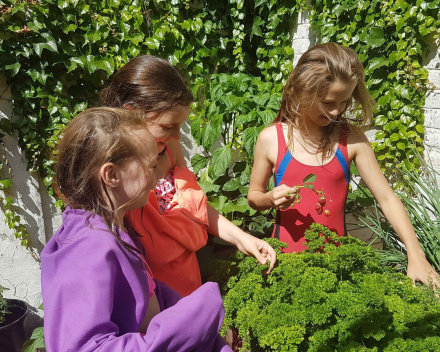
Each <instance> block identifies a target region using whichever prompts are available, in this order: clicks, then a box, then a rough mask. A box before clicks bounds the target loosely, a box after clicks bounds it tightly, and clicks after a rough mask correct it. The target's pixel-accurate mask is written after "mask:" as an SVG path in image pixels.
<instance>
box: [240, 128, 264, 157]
mask: <svg viewBox="0 0 440 352" xmlns="http://www.w3.org/2000/svg"><path fill="white" fill-rule="evenodd" d="M260 131H261V129H260V128H258V127H249V128H246V129H245V130H244V132H243V142H244V147H245V148H246V150H247V152H248V153H249V154H252V153H253V151H254V148H255V143H256V142H257V138H258V135H259V133H260Z"/></svg>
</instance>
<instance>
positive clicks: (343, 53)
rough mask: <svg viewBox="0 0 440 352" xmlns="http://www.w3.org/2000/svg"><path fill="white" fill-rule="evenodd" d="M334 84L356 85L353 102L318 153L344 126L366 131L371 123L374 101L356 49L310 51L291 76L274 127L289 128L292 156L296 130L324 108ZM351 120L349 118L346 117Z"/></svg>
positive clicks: (323, 46) (327, 46) (330, 127)
mask: <svg viewBox="0 0 440 352" xmlns="http://www.w3.org/2000/svg"><path fill="white" fill-rule="evenodd" d="M335 82H341V83H346V84H351V83H352V82H357V83H356V87H355V88H354V91H353V99H352V102H351V103H348V104H347V107H346V109H345V110H344V111H343V112H342V113H340V114H339V115H338V116H337V118H336V120H335V121H338V122H341V123H331V124H330V125H328V126H327V128H326V131H325V133H324V135H323V137H322V140H321V142H320V146H319V149H318V151H322V150H323V149H324V148H325V147H326V146H328V145H329V143H330V138H331V135H332V133H333V131H334V130H335V129H337V128H340V126H341V125H344V124H348V123H349V122H356V124H357V126H359V127H364V126H367V125H369V124H370V123H371V121H372V116H373V107H374V99H373V98H372V97H371V95H370V94H369V93H368V90H367V88H366V87H365V72H364V68H363V65H362V63H361V61H360V60H359V57H358V55H357V54H356V52H355V51H354V50H353V49H350V48H346V47H343V46H340V45H338V44H336V43H325V44H318V45H315V46H313V47H312V48H310V49H309V50H307V51H306V52H305V53H304V54H303V55H302V56H301V58H300V59H299V61H298V64H297V65H296V67H295V69H294V70H293V72H292V73H291V75H290V76H289V79H288V81H287V84H286V86H285V87H284V90H283V97H282V100H281V108H280V111H279V113H278V115H277V117H276V118H275V119H274V121H273V122H272V123H277V122H285V123H287V124H288V127H289V132H288V139H289V141H288V146H289V149H291V152H293V129H294V128H301V127H303V126H305V121H304V119H302V117H303V116H304V115H305V114H306V113H307V112H308V111H309V110H310V109H312V108H314V107H318V108H319V109H320V110H321V111H324V108H323V106H322V104H321V100H322V99H323V98H324V97H325V96H326V95H327V93H328V91H329V88H330V85H331V84H333V83H335ZM347 112H349V113H350V115H351V116H350V117H349V118H348V117H346V113H347Z"/></svg>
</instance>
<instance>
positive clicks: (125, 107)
mask: <svg viewBox="0 0 440 352" xmlns="http://www.w3.org/2000/svg"><path fill="white" fill-rule="evenodd" d="M122 107H123V108H124V109H127V110H133V105H130V104H124V105H123V106H122Z"/></svg>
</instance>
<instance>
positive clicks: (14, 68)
mask: <svg viewBox="0 0 440 352" xmlns="http://www.w3.org/2000/svg"><path fill="white" fill-rule="evenodd" d="M20 67H21V64H20V63H19V62H16V63H15V64H11V65H6V66H5V69H6V70H11V72H12V75H13V76H15V75H16V74H17V73H18V71H20Z"/></svg>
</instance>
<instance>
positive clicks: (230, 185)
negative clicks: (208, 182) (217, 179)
mask: <svg viewBox="0 0 440 352" xmlns="http://www.w3.org/2000/svg"><path fill="white" fill-rule="evenodd" d="M238 187H240V182H239V181H238V180H236V179H231V180H229V181H227V182H226V183H225V184H224V185H223V187H222V189H223V190H224V191H227V192H231V191H235V190H236V189H238Z"/></svg>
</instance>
